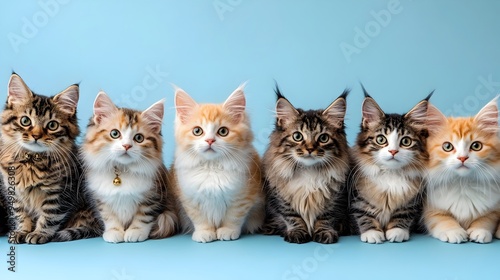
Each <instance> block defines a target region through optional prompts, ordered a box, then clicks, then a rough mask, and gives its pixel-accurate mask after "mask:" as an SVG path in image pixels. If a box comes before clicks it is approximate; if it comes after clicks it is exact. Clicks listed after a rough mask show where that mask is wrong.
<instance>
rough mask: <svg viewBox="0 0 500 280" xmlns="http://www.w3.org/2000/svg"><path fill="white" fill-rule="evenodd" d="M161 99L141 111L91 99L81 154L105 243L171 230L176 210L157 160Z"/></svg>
mask: <svg viewBox="0 0 500 280" xmlns="http://www.w3.org/2000/svg"><path fill="white" fill-rule="evenodd" d="M163 111H164V108H163V100H161V101H158V102H156V103H155V104H153V105H152V106H151V107H149V108H148V109H146V110H145V111H143V112H139V111H136V110H132V109H126V108H118V107H116V106H115V105H114V104H113V102H112V101H111V99H110V98H109V97H108V96H107V95H106V93H104V92H102V91H101V92H99V94H98V95H97V97H96V99H95V102H94V114H93V116H92V117H91V119H90V122H89V125H88V127H87V134H86V136H85V141H84V143H83V146H82V150H81V153H82V155H83V158H84V161H85V173H86V174H85V175H86V178H87V181H88V186H89V189H90V191H91V192H92V195H93V197H94V199H95V200H96V203H97V208H98V210H99V214H100V218H101V219H102V221H103V223H104V234H103V238H104V240H105V241H106V242H112V243H118V242H140V241H144V240H146V239H148V238H163V237H167V236H171V235H173V234H174V233H175V232H176V227H177V219H178V218H177V211H176V206H175V202H174V198H173V196H172V193H171V191H170V186H169V185H170V184H169V182H168V173H167V169H166V168H165V166H164V165H163V161H162V146H163V142H162V136H161V126H162V119H163Z"/></svg>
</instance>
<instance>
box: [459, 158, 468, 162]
mask: <svg viewBox="0 0 500 280" xmlns="http://www.w3.org/2000/svg"><path fill="white" fill-rule="evenodd" d="M457 158H458V160H460V161H461V162H462V163H464V162H465V161H466V160H467V159H468V158H469V157H457Z"/></svg>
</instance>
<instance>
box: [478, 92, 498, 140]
mask: <svg viewBox="0 0 500 280" xmlns="http://www.w3.org/2000/svg"><path fill="white" fill-rule="evenodd" d="M497 99H498V96H497V97H495V98H494V99H493V100H491V101H490V102H488V104H486V105H485V106H484V107H483V108H482V109H481V110H480V111H479V113H477V115H476V116H475V117H474V121H475V122H476V123H477V124H478V128H479V130H481V131H485V132H488V133H497V132H498V105H497Z"/></svg>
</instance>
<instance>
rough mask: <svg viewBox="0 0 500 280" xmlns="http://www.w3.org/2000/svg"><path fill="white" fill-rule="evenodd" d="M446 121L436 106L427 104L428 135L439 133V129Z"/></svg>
mask: <svg viewBox="0 0 500 280" xmlns="http://www.w3.org/2000/svg"><path fill="white" fill-rule="evenodd" d="M447 122H448V119H447V118H446V116H445V115H443V113H441V111H439V109H438V108H436V106H434V105H432V104H430V103H429V104H427V122H426V125H427V130H429V132H430V134H436V133H439V131H440V130H441V128H442V127H443V126H445V125H446V123H447Z"/></svg>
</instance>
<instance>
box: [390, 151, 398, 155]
mask: <svg viewBox="0 0 500 280" xmlns="http://www.w3.org/2000/svg"><path fill="white" fill-rule="evenodd" d="M389 153H391V155H392V156H394V155H395V154H397V153H398V151H397V150H389Z"/></svg>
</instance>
